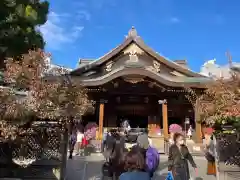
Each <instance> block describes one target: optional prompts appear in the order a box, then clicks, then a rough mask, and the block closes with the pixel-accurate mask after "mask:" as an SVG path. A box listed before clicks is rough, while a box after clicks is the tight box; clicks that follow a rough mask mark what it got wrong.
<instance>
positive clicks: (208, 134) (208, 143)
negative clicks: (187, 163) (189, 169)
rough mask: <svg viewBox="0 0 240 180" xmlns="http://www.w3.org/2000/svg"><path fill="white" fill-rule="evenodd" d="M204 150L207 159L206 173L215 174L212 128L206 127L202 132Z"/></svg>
mask: <svg viewBox="0 0 240 180" xmlns="http://www.w3.org/2000/svg"><path fill="white" fill-rule="evenodd" d="M204 136H205V139H204V145H205V146H204V151H205V157H206V159H207V161H208V164H207V174H208V175H214V176H215V175H216V164H215V153H214V143H213V129H212V128H206V129H205V133H204Z"/></svg>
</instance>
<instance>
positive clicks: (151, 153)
mask: <svg viewBox="0 0 240 180" xmlns="http://www.w3.org/2000/svg"><path fill="white" fill-rule="evenodd" d="M146 164H147V169H148V172H155V171H156V169H157V168H158V165H159V154H158V151H157V149H155V148H153V147H149V148H148V150H147V152H146Z"/></svg>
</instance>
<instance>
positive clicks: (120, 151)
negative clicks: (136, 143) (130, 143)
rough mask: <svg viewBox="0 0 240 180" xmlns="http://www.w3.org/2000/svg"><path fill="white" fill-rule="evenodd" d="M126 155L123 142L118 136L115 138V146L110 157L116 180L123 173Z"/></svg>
mask: <svg viewBox="0 0 240 180" xmlns="http://www.w3.org/2000/svg"><path fill="white" fill-rule="evenodd" d="M126 153H127V149H126V148H125V144H124V141H122V137H121V136H120V135H116V136H115V145H114V148H113V152H112V154H111V156H110V162H111V164H112V168H113V172H114V176H115V177H116V179H117V178H118V177H119V176H120V175H121V174H122V173H123V172H124V158H125V155H126Z"/></svg>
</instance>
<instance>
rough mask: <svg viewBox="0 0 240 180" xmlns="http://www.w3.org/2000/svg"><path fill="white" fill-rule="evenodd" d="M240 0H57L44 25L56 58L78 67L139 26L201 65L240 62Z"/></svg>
mask: <svg viewBox="0 0 240 180" xmlns="http://www.w3.org/2000/svg"><path fill="white" fill-rule="evenodd" d="M239 7H240V1H239V0H231V1H226V0H51V1H50V12H49V15H48V21H47V22H46V24H44V25H43V26H41V27H40V30H41V32H42V34H43V37H44V39H45V41H46V48H45V49H46V51H47V52H50V53H51V54H52V61H53V63H54V64H58V65H61V66H65V67H70V68H76V66H77V62H78V60H79V58H89V59H96V58H98V57H100V56H103V55H104V54H106V53H107V52H108V51H110V50H112V49H113V48H115V47H116V46H117V45H119V44H121V43H122V42H123V41H124V38H125V36H126V35H127V33H128V31H129V29H130V28H131V27H132V26H134V27H135V28H136V30H137V32H138V35H139V36H141V38H142V39H143V40H144V42H145V43H146V44H147V45H148V46H150V47H151V48H152V49H154V50H155V51H156V52H159V53H160V54H162V55H163V56H165V57H167V58H169V59H170V60H176V59H185V60H187V62H188V65H189V67H190V68H191V69H192V70H194V71H196V72H199V71H200V67H201V66H202V65H203V63H204V62H206V61H207V60H211V59H214V58H216V60H217V64H220V65H225V64H227V62H228V61H227V57H226V51H229V52H230V53H231V56H232V59H233V61H234V62H240V51H239V48H240V11H239Z"/></svg>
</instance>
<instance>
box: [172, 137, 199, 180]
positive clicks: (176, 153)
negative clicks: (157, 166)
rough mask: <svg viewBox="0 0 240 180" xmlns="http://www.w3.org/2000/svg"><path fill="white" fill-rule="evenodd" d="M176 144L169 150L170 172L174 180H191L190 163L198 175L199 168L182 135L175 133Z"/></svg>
mask: <svg viewBox="0 0 240 180" xmlns="http://www.w3.org/2000/svg"><path fill="white" fill-rule="evenodd" d="M173 140H174V144H173V145H171V146H170V148H169V156H168V163H169V166H168V171H169V172H172V174H173V178H174V180H189V179H190V172H189V167H188V161H189V162H190V163H191V165H192V167H193V168H194V169H195V172H196V174H197V166H196V163H195V162H194V160H193V157H192V155H191V154H190V152H189V150H188V148H187V146H186V145H184V137H183V135H182V134H180V133H175V134H174V137H173Z"/></svg>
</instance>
